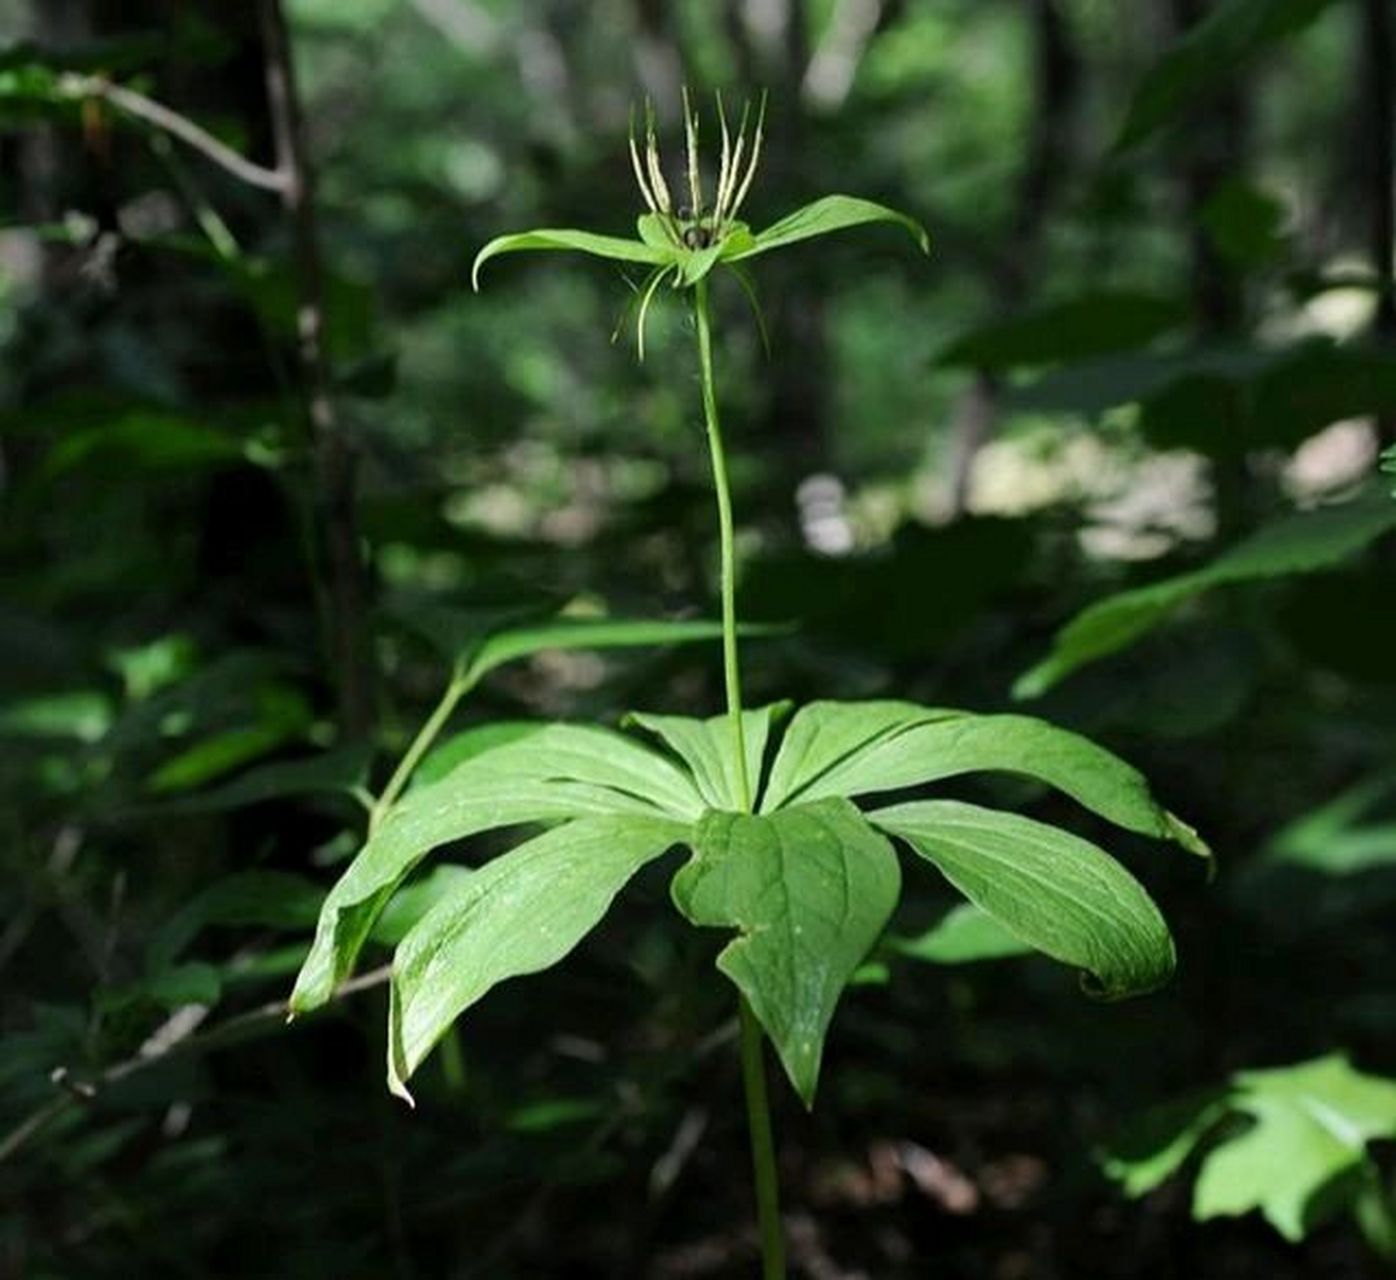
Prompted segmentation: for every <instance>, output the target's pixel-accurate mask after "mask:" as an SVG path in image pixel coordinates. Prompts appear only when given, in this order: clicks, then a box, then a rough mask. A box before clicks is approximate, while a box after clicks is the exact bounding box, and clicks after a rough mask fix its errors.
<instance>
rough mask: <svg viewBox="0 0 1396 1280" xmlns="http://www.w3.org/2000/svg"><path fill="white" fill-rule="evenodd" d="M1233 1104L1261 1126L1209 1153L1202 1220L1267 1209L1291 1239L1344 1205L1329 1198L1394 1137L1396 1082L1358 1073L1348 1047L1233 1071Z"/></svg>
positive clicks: (1197, 1213)
mask: <svg viewBox="0 0 1396 1280" xmlns="http://www.w3.org/2000/svg"><path fill="white" fill-rule="evenodd" d="M1231 1106H1232V1108H1233V1109H1234V1110H1237V1111H1240V1112H1242V1113H1243V1114H1245V1115H1247V1116H1249V1117H1251V1119H1252V1120H1254V1122H1255V1123H1254V1125H1253V1126H1252V1127H1251V1128H1250V1129H1248V1130H1246V1131H1245V1132H1244V1133H1242V1134H1241V1135H1240V1136H1239V1137H1236V1138H1233V1139H1231V1140H1230V1141H1227V1142H1223V1143H1221V1144H1220V1145H1218V1146H1217V1147H1216V1148H1214V1149H1213V1150H1212V1151H1211V1152H1210V1153H1209V1154H1208V1156H1207V1157H1206V1159H1205V1161H1204V1163H1203V1166H1202V1171H1201V1173H1200V1174H1199V1176H1198V1179H1197V1186H1196V1189H1195V1194H1194V1197H1193V1216H1194V1217H1196V1218H1199V1219H1206V1218H1213V1217H1218V1216H1231V1215H1237V1214H1243V1213H1249V1212H1251V1211H1252V1210H1255V1209H1259V1210H1260V1211H1261V1212H1262V1213H1263V1214H1264V1215H1265V1217H1266V1218H1267V1219H1268V1220H1269V1222H1270V1224H1271V1225H1272V1226H1273V1227H1274V1228H1275V1229H1276V1230H1277V1231H1279V1232H1280V1234H1281V1235H1283V1236H1285V1237H1286V1238H1287V1239H1289V1240H1301V1239H1303V1238H1304V1236H1305V1235H1306V1234H1307V1233H1308V1231H1309V1230H1310V1229H1311V1228H1312V1227H1314V1226H1316V1225H1317V1224H1318V1222H1320V1221H1322V1219H1323V1218H1324V1217H1326V1216H1327V1215H1328V1214H1329V1213H1331V1212H1332V1211H1333V1210H1334V1209H1335V1208H1337V1207H1339V1206H1338V1205H1337V1204H1335V1203H1333V1201H1332V1200H1331V1199H1329V1198H1328V1197H1326V1196H1325V1195H1324V1192H1326V1191H1328V1190H1330V1189H1331V1188H1332V1187H1333V1185H1334V1184H1335V1182H1336V1181H1337V1180H1338V1179H1339V1178H1341V1177H1342V1176H1343V1175H1344V1174H1347V1173H1350V1172H1352V1171H1354V1170H1356V1169H1357V1168H1358V1167H1359V1166H1360V1165H1361V1164H1362V1163H1363V1161H1364V1160H1365V1159H1366V1146H1367V1143H1368V1142H1370V1141H1372V1140H1374V1139H1377V1138H1392V1137H1396V1080H1385V1079H1381V1078H1379V1077H1376V1076H1369V1075H1364V1074H1362V1073H1361V1072H1358V1071H1354V1070H1353V1068H1352V1066H1351V1064H1349V1062H1348V1061H1347V1059H1346V1058H1345V1057H1344V1056H1343V1055H1341V1054H1333V1055H1331V1056H1329V1057H1325V1058H1318V1059H1315V1060H1313V1061H1311V1062H1305V1063H1300V1064H1298V1065H1296V1066H1292V1067H1281V1068H1276V1069H1273V1070H1269V1071H1242V1072H1238V1073H1237V1074H1236V1075H1235V1076H1234V1077H1233V1094H1232V1100H1231Z"/></svg>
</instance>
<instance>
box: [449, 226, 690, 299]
mask: <svg viewBox="0 0 1396 1280" xmlns="http://www.w3.org/2000/svg"><path fill="white" fill-rule="evenodd" d="M535 249H562V250H566V249H571V250H575V251H576V252H578V253H587V254H590V255H591V256H592V257H593V258H610V259H614V260H616V261H619V262H643V263H648V264H649V265H651V266H659V265H661V264H663V263H670V262H674V261H675V254H676V251H675V250H671V249H665V248H660V247H658V246H656V245H652V244H646V243H645V242H644V241H642V240H623V239H621V238H620V237H618V236H600V235H596V234H594V233H593V232H590V231H573V230H570V229H565V228H551V227H545V228H542V229H540V230H537V231H519V232H516V233H514V234H513V235H507V236H496V237H495V238H494V239H493V240H491V241H490V242H489V244H487V245H486V246H485V247H484V248H483V249H481V250H480V252H479V253H477V254H476V255H475V264H474V266H472V267H471V269H470V283H471V285H472V287H473V288H475V289H476V290H478V289H479V288H480V268H481V267H483V266H484V265H485V263H487V262H488V261H489V260H490V259H491V258H496V257H498V256H499V255H500V254H502V253H519V252H521V251H524V250H535Z"/></svg>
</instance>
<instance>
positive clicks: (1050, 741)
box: [768, 703, 1207, 856]
mask: <svg viewBox="0 0 1396 1280" xmlns="http://www.w3.org/2000/svg"><path fill="white" fill-rule="evenodd" d="M814 705H816V706H818V705H820V704H814ZM863 707H866V708H869V710H868V711H867V724H868V726H869V727H870V728H876V727H877V726H879V725H881V726H883V729H882V731H880V732H876V733H875V734H874V735H873V736H872V737H870V739H869V740H868V741H867V743H866V744H865V745H863V746H859V747H853V748H852V749H851V750H849V751H847V752H846V753H845V754H844V755H843V756H841V757H840V758H838V759H837V760H835V761H834V762H833V763H832V764H829V765H827V767H823V768H820V769H818V771H817V772H813V776H810V777H809V779H808V780H807V781H805V782H803V783H801V784H799V785H797V786H794V787H790V786H788V785H787V787H786V789H785V791H784V795H785V796H786V799H785V800H784V801H783V803H790V802H791V801H792V800H798V801H802V802H803V801H808V800H815V799H818V798H820V797H822V796H832V795H844V796H856V795H866V794H871V793H876V792H881V791H898V790H901V789H902V788H905V787H915V786H921V785H923V784H925V783H928V782H936V781H939V780H941V779H943V778H952V777H955V776H957V775H959V774H964V773H976V772H980V771H1000V772H1006V773H1017V774H1023V775H1025V776H1027V777H1030V778H1036V779H1037V780H1038V781H1040V782H1045V783H1046V784H1047V785H1048V786H1051V787H1055V788H1056V789H1057V790H1058V791H1062V792H1064V793H1065V794H1066V795H1069V796H1070V797H1071V798H1072V799H1073V800H1076V801H1077V802H1078V803H1080V804H1082V805H1085V807H1086V808H1088V809H1091V810H1093V811H1094V812H1096V813H1098V814H1100V816H1101V817H1103V818H1107V819H1108V820H1109V821H1111V822H1113V823H1114V824H1115V825H1116V826H1119V827H1124V828H1125V829H1126V830H1128V831H1137V832H1139V833H1140V834H1141V835H1148V836H1154V837H1155V838H1157V839H1161V840H1172V841H1174V842H1176V843H1177V844H1180V845H1182V847H1183V848H1185V849H1187V850H1188V851H1189V852H1191V853H1196V854H1199V855H1204V856H1205V855H1206V854H1207V848H1206V846H1205V845H1204V844H1203V843H1202V842H1201V840H1199V839H1198V837H1197V834H1196V833H1195V832H1194V831H1193V830H1192V829H1191V828H1190V827H1188V826H1187V825H1186V824H1185V823H1183V822H1181V821H1179V820H1178V819H1177V818H1175V817H1173V815H1172V814H1170V813H1168V812H1167V810H1165V809H1163V808H1161V807H1160V806H1159V804H1158V803H1157V802H1156V801H1155V800H1154V798H1153V796H1152V794H1151V793H1150V791H1149V784H1148V782H1147V781H1146V779H1145V778H1144V775H1143V774H1141V773H1140V772H1139V771H1138V770H1137V769H1135V768H1134V767H1133V766H1132V765H1128V764H1126V763H1125V762H1124V761H1123V760H1121V759H1120V758H1119V757H1118V756H1116V755H1112V754H1111V753H1110V752H1109V751H1107V750H1105V748H1104V747H1099V746H1097V745H1096V744H1095V743H1094V742H1091V741H1090V740H1089V739H1088V738H1083V737H1081V736H1080V735H1079V734H1075V733H1071V732H1069V731H1068V730H1066V729H1059V728H1057V727H1056V726H1055V725H1053V724H1049V723H1048V722H1047V721H1045V720H1036V719H1033V718H1031V717H1029V716H1013V715H994V716H979V715H973V714H971V713H969V712H963V711H962V712H951V711H937V710H932V709H926V710H925V711H924V713H923V716H924V718H923V719H920V720H918V719H917V718H916V717H915V716H914V714H913V713H912V712H911V710H909V709H907V708H906V704H896V703H893V704H887V703H868V704H861V703H849V704H846V705H845V710H844V711H842V712H837V713H835V712H832V711H825V712H822V716H823V717H824V718H825V719H827V720H828V721H829V722H830V723H831V724H838V725H839V727H840V729H841V730H842V735H843V736H842V737H840V738H831V739H830V741H831V742H832V741H843V740H848V741H851V740H853V739H854V738H855V737H856V728H857V725H858V711H859V709H860V708H863ZM800 727H801V726H800V717H799V716H797V717H796V719H795V722H794V723H793V724H792V725H791V727H790V734H789V736H790V737H791V738H792V739H793V738H794V737H795V733H796V730H797V728H800ZM801 740H802V741H803V738H802V739H801ZM820 758H821V759H822V757H820ZM780 764H781V761H780V759H779V758H778V759H777V761H776V765H777V767H779V766H780ZM806 772H810V771H809V770H808V769H807V770H806ZM790 776H792V777H794V776H803V775H802V774H800V773H798V771H797V770H796V769H794V768H792V770H791V774H790ZM772 781H773V782H774V777H773V779H772ZM772 789H773V790H774V787H773V788H772ZM769 804H770V802H768V807H769Z"/></svg>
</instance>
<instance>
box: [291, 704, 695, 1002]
mask: <svg viewBox="0 0 1396 1280" xmlns="http://www.w3.org/2000/svg"><path fill="white" fill-rule="evenodd" d="M702 808H703V804H702V800H701V798H700V797H699V795H698V793H697V791H696V790H695V788H694V786H693V783H692V782H691V781H690V780H689V778H688V777H687V776H686V775H685V774H684V772H683V771H682V770H681V769H679V768H678V767H677V766H675V765H674V764H672V763H671V762H670V761H668V760H667V759H665V758H664V757H663V756H661V755H660V754H659V753H658V752H655V751H652V750H650V749H649V748H647V747H644V746H641V745H640V744H638V743H636V742H632V741H630V740H629V739H627V738H625V737H623V736H622V735H621V734H618V733H613V732H611V731H609V730H606V729H597V728H590V727H584V726H579V725H562V724H559V725H548V726H546V727H544V728H541V729H540V730H539V731H538V732H537V733H535V734H531V735H528V736H526V737H523V738H520V739H518V740H516V741H513V742H509V743H507V744H505V745H503V746H500V747H497V748H496V749H494V750H492V751H487V752H485V753H484V754H482V755H478V756H475V757H474V758H472V759H470V760H467V761H466V762H465V763H464V764H462V765H460V766H459V767H458V768H456V769H455V770H453V771H452V772H451V773H449V774H447V775H446V777H444V778H443V779H441V781H440V782H436V783H433V784H431V785H430V786H424V787H419V788H417V789H416V790H414V791H412V792H410V793H409V794H408V795H407V796H406V797H405V798H404V799H403V800H402V801H400V802H399V803H398V804H397V805H396V806H395V807H394V809H393V811H392V812H391V814H390V815H389V816H388V818H387V820H386V821H385V822H384V823H383V825H382V826H381V827H380V828H379V829H378V831H377V832H376V833H375V834H374V836H373V837H372V838H371V839H370V840H369V842H368V843H367V844H366V845H364V847H363V848H362V849H361V850H360V851H359V853H358V855H357V856H356V857H355V859H354V861H353V862H352V863H351V864H350V865H349V868H348V870H347V871H345V873H344V875H343V876H341V877H340V879H339V880H338V881H337V882H336V884H335V885H334V887H333V888H332V889H331V890H330V892H329V895H328V897H326V899H325V904H324V907H323V908H322V910H321V912H320V920H319V924H318V926H317V928H316V932H315V941H314V943H313V944H312V946H311V950H310V954H309V956H307V958H306V962H305V966H304V967H303V968H302V970H301V972H300V976H299V977H298V978H297V979H296V987H295V991H294V992H293V993H292V995H291V1009H292V1011H293V1012H295V1013H301V1012H305V1011H308V1010H310V1009H314V1008H316V1007H317V1006H318V1005H321V1004H323V1003H324V1002H325V1001H326V1000H328V999H329V998H330V996H331V994H333V992H334V989H335V987H336V986H337V985H338V984H339V983H340V982H341V981H342V980H343V979H344V978H345V977H346V976H347V975H348V973H349V971H350V969H351V968H352V966H353V963H354V959H355V957H356V956H357V954H358V952H359V949H360V947H362V945H363V942H364V939H365V938H366V937H367V935H368V931H369V929H370V927H371V926H372V924H373V921H374V919H375V918H376V917H377V915H378V913H379V912H380V911H381V910H382V909H383V906H384V904H385V903H386V902H387V900H388V899H389V898H390V897H392V894H393V892H394V890H395V889H396V888H397V886H398V885H399V884H400V883H401V882H402V880H403V878H404V877H405V876H406V875H407V874H408V873H409V872H410V871H411V870H412V868H413V867H415V866H416V865H417V863H418V862H420V861H421V859H422V858H423V857H425V856H426V854H427V853H428V852H429V851H430V850H432V849H434V848H436V847H437V846H438V845H441V844H445V843H446V842H447V841H451V840H461V839H464V838H465V837H466V836H471V835H475V834H478V833H479V832H482V831H489V830H492V829H495V828H499V827H508V826H517V825H520V824H523V823H534V822H561V821H565V820H567V819H570V818H576V817H580V816H584V815H604V814H611V815H615V814H639V815H642V816H643V815H649V816H670V817H676V818H679V819H683V820H686V821H693V820H694V819H696V818H697V817H698V815H699V814H700V813H701V811H702Z"/></svg>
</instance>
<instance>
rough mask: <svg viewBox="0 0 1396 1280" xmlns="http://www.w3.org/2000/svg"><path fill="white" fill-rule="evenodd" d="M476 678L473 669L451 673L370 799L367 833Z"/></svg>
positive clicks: (384, 813)
mask: <svg viewBox="0 0 1396 1280" xmlns="http://www.w3.org/2000/svg"><path fill="white" fill-rule="evenodd" d="M475 680H476V676H475V673H474V672H473V671H471V670H469V669H466V670H462V669H460V668H459V667H458V668H457V669H456V671H455V673H454V674H453V675H452V676H451V683H450V684H448V685H447V686H446V692H445V693H443V694H442V695H441V701H440V702H438V703H437V704H436V709H435V710H434V711H433V712H432V713H431V715H429V716H428V717H427V718H426V723H424V724H423V725H422V727H421V728H420V729H418V730H417V736H416V737H415V738H413V739H412V742H411V745H410V746H409V747H408V748H407V750H406V751H405V752H403V756H402V759H401V760H399V761H398V763H397V768H396V769H394V770H393V776H392V777H391V778H389V779H388V782H387V785H386V786H385V787H384V788H383V790H382V791H381V792H380V793H379V796H378V799H377V800H375V801H374V802H373V807H372V808H371V809H370V810H369V813H368V834H369V835H372V834H373V833H374V832H375V831H377V830H378V827H379V825H380V824H381V823H382V821H383V819H384V818H386V817H387V816H388V811H389V810H390V809H391V808H392V807H393V805H394V804H395V803H396V802H397V798H398V796H400V795H401V794H402V789H403V788H404V787H405V786H406V785H407V783H408V782H409V781H410V780H411V777H412V774H413V771H414V770H415V769H416V768H417V766H418V765H419V764H420V763H421V762H422V757H423V756H424V755H426V753H427V751H428V750H429V749H430V747H431V744H432V743H433V742H435V741H436V739H437V738H438V737H439V736H440V734H441V730H442V729H444V728H445V727H446V721H447V720H449V719H450V718H451V713H452V712H453V711H454V710H455V709H456V704H457V703H458V702H460V700H461V699H462V698H463V697H465V695H466V694H467V693H469V692H470V690H471V689H472V688H473V687H474V685H475Z"/></svg>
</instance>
